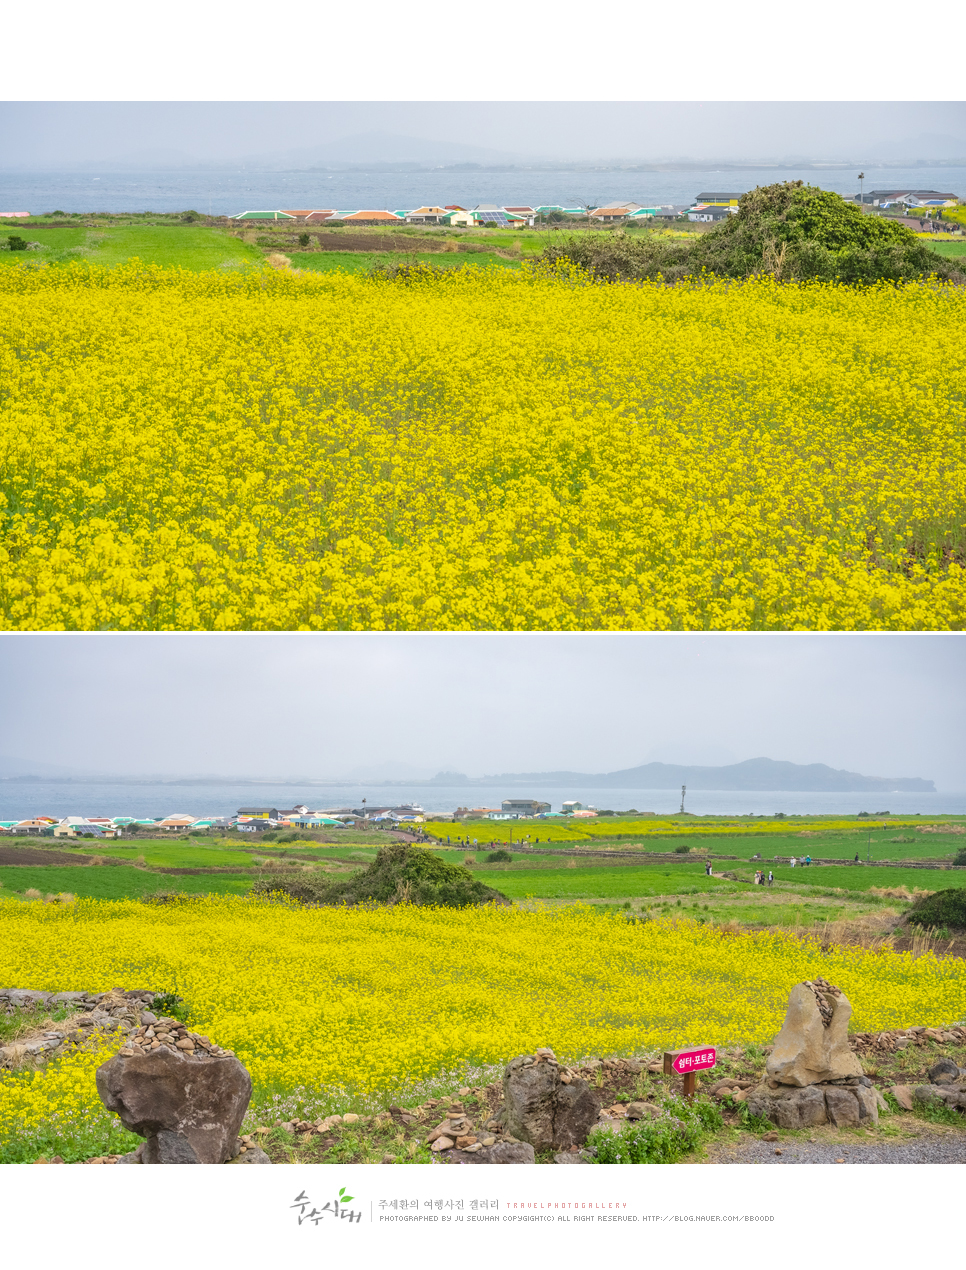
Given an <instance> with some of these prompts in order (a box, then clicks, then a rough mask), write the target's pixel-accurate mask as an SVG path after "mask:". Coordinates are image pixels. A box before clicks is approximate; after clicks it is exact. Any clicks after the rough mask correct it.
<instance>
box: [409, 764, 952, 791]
mask: <svg viewBox="0 0 966 1270" xmlns="http://www.w3.org/2000/svg"><path fill="white" fill-rule="evenodd" d="M427 783H428V784H430V785H435V786H447V785H449V786H453V785H539V786H542V787H546V786H558V785H559V786H567V787H570V786H575V785H583V786H591V787H592V788H594V789H679V788H680V787H681V786H682V785H687V787H688V789H695V790H697V789H713V790H727V789H735V790H747V791H749V792H751V791H754V792H763V791H765V790H776V791H782V792H784V793H796V792H802V791H806V790H807V791H811V792H813V793H822V794H829V793H860V792H863V791H867V792H870V793H871V792H875V791H879V792H880V793H905V794H934V793H935V792H936V786H935V784H934V783H933V782H932V781H929V780H923V779H922V778H921V777H918V776H862V775H861V774H860V773H859V772H846V771H843V770H841V769H838V768H834V767H828V766H826V764H825V763H805V764H803V763H782V762H779V761H777V760H775V759H771V758H750V759H746V760H745V762H743V763H732V764H731V765H730V766H728V767H685V766H681V765H679V764H676V763H645V764H644V765H643V766H641V767H627V768H624V769H623V770H622V771H619V772H604V773H599V772H594V773H591V772H502V773H500V775H498V776H483V777H480V778H478V779H475V780H473V779H470V777H468V776H464V775H463V774H462V773H461V772H439V773H438V774H437V775H436V776H434V777H433V779H432V780H431V781H429V782H427Z"/></svg>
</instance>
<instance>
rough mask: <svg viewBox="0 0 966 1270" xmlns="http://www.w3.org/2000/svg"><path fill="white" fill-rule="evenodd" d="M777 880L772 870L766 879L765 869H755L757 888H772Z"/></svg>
mask: <svg viewBox="0 0 966 1270" xmlns="http://www.w3.org/2000/svg"><path fill="white" fill-rule="evenodd" d="M774 880H775V875H774V873H772V871H771V869H769V870H768V877H767V878H766V877H765V870H764V869H755V886H771V884H772V882H774Z"/></svg>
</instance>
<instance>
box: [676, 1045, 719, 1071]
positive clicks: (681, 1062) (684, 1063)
mask: <svg viewBox="0 0 966 1270" xmlns="http://www.w3.org/2000/svg"><path fill="white" fill-rule="evenodd" d="M717 1058H718V1051H717V1050H716V1049H715V1047H714V1046H713V1045H704V1046H702V1047H701V1049H696V1050H672V1051H671V1052H670V1053H669V1054H665V1055H664V1066H665V1070H667V1065H668V1063H667V1060H668V1059H670V1060H671V1064H670V1065H671V1067H672V1069H673V1070H674V1071H676V1072H677V1074H678V1075H679V1076H689V1075H691V1073H692V1072H706V1071H710V1070H711V1068H712V1067H714V1065H715V1063H716V1062H717Z"/></svg>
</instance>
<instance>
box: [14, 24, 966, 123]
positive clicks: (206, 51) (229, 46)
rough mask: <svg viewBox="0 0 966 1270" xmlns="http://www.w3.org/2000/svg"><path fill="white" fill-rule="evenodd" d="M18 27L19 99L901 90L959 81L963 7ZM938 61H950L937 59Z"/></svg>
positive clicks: (818, 94) (843, 94)
mask: <svg viewBox="0 0 966 1270" xmlns="http://www.w3.org/2000/svg"><path fill="white" fill-rule="evenodd" d="M21 11H22V12H23V14H24V23H23V24H22V27H23V29H22V30H21V31H18V30H17V25H16V23H17V20H18V19H17V18H16V17H15V18H14V19H12V20H13V22H14V26H13V28H11V32H10V34H11V35H12V36H13V39H12V40H11V39H10V38H8V41H7V42H8V44H9V45H10V47H11V52H10V54H9V55H8V56H7V57H6V58H5V59H4V67H3V78H4V85H5V87H4V92H5V94H6V95H7V96H8V97H10V98H11V99H24V100H33V101H40V100H48V99H58V100H70V99H75V98H76V99H81V100H89V99H92V98H98V99H113V100H120V101H123V100H178V101H191V100H196V99H204V100H208V101H231V100H239V99H245V98H260V99H262V100H266V101H272V100H308V101H338V100H352V101H367V100H381V101H392V100H394V99H397V98H402V99H406V98H409V99H412V98H414V97H418V98H433V99H435V100H437V101H450V100H459V101H514V100H520V99H525V100H528V101H553V100H570V101H579V100H582V101H599V100H609V101H615V100H616V101H624V100H644V99H647V100H652V101H658V100H682V99H683V100H688V99H693V98H695V97H706V98H708V99H718V100H734V99H736V98H740V99H742V100H748V99H752V100H755V99H757V100H773V99H776V98H780V99H785V100H799V101H816V100H837V99H842V98H844V99H849V100H862V99H865V98H873V97H878V96H881V95H882V94H883V93H884V92H889V93H890V94H891V95H894V96H897V97H904V98H906V99H908V100H917V99H934V98H937V97H948V96H949V95H950V93H951V92H954V91H955V90H956V89H957V88H958V87H959V86H960V85H961V78H962V77H961V76H957V66H958V61H957V59H958V57H959V52H960V50H961V49H962V47H963V39H964V37H966V20H964V6H963V5H961V4H959V5H957V4H946V5H944V6H942V7H941V8H939V9H936V10H935V11H932V10H923V11H922V12H919V11H916V10H913V9H911V8H910V7H909V6H905V7H904V8H899V7H898V6H895V5H892V6H881V5H880V6H878V7H870V6H869V5H868V4H858V3H852V4H848V3H845V4H843V3H842V0H811V3H810V4H809V5H808V6H807V8H804V7H797V8H793V7H789V6H784V7H783V6H779V5H775V4H773V3H768V0H729V2H728V4H726V5H723V4H722V3H721V0H689V2H688V4H687V5H686V6H683V7H682V6H680V5H667V4H664V5H661V4H647V3H643V2H642V0H609V3H608V4H607V6H606V8H605V9H592V8H589V7H588V6H586V5H583V6H574V7H572V8H571V9H568V8H566V7H561V6H558V7H557V8H555V9H553V10H548V9H547V8H546V7H544V6H541V5H530V6H527V5H518V6H516V7H507V8H503V9H493V8H490V9H487V8H481V7H480V6H472V5H462V6H461V5H449V6H447V7H445V8H429V7H425V6H424V7H414V6H412V5H401V4H399V3H398V0H368V2H367V4H366V5H365V6H363V7H361V8H360V7H359V6H356V5H349V4H331V3H329V4H326V3H320V2H319V0H288V2H287V3H286V4H285V5H284V6H283V7H282V8H281V9H279V10H278V11H277V12H276V11H272V12H271V13H263V12H261V11H253V10H248V9H245V8H242V7H239V6H234V7H232V6H226V5H225V4H224V3H223V0H193V2H192V4H191V6H190V8H189V9H185V10H177V11H175V10H171V11H163V12H160V11H158V10H157V9H156V8H153V7H152V6H150V5H143V4H142V5H138V4H131V3H130V0H127V2H126V3H125V2H124V0H101V3H100V4H98V6H97V8H96V10H90V11H82V10H79V9H78V8H77V5H76V4H75V3H72V2H71V0H45V3H44V4H43V5H42V6H40V7H39V8H38V10H36V11H32V12H31V13H30V18H29V22H28V21H27V19H26V12H27V11H26V9H24V8H23V6H21V8H20V9H19V10H14V11H13V12H14V13H19V12H21ZM944 55H945V61H944Z"/></svg>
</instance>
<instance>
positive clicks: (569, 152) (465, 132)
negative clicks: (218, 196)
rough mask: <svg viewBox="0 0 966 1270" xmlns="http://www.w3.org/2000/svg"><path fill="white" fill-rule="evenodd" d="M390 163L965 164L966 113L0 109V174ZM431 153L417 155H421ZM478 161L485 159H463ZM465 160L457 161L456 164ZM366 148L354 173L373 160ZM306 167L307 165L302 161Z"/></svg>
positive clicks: (916, 107)
mask: <svg viewBox="0 0 966 1270" xmlns="http://www.w3.org/2000/svg"><path fill="white" fill-rule="evenodd" d="M371 133H380V134H390V135H391V136H393V137H403V138H413V139H415V140H416V141H417V142H421V143H422V146H420V145H418V144H414V142H413V141H401V142H393V143H391V144H389V145H388V146H386V145H384V146H383V148H384V149H386V151H387V153H386V156H385V157H391V158H401V159H406V158H417V159H422V160H429V161H433V160H435V159H437V158H438V159H440V160H442V161H452V160H454V159H456V160H459V159H461V158H462V159H470V160H472V159H479V160H483V159H485V158H486V157H488V153H489V157H493V156H494V155H509V156H521V157H524V158H526V157H530V158H561V159H574V160H581V159H620V158H624V159H645V160H646V159H652V160H655V159H658V160H659V159H662V158H663V159H674V158H691V159H697V160H701V159H705V160H706V159H711V160H727V159H737V160H747V159H752V160H754V159H764V160H768V159H792V158H797V159H819V160H820V159H828V160H842V161H849V162H853V161H854V162H867V161H871V160H874V159H886V160H903V159H915V158H920V159H935V158H946V159H949V158H962V157H964V156H966V104H964V103H963V102H896V101H887V102H821V101H815V102H754V101H752V102H747V101H746V102H721V101H718V102H713V101H712V102H667V101H664V102H655V101H637V102H634V101H631V102H601V101H597V102H579V101H539V102H528V103H527V102H524V103H521V102H506V101H503V102H500V101H490V102H485V101H484V102H479V101H475V102H466V101H462V102H460V101H455V102H439V101H415V102H414V101H410V102H406V101H401V102H385V101H368V102H366V101H363V102H359V101H355V102H353V101H311V102H297V101H281V102H252V101H245V102H231V101H223V102H211V101H208V102H204V101H202V102H184V101H157V102H138V101H133V102H112V101H99V102H98V101H86V102H85V101H80V102H60V101H53V102H50V101H48V102H39V101H19V102H16V101H8V102H5V103H2V104H0V138H2V141H0V167H7V168H9V167H18V166H32V167H35V168H36V167H41V168H42V167H45V166H48V165H49V166H57V165H60V164H65V163H84V162H90V161H97V162H100V161H102V160H112V159H128V160H131V161H138V159H139V157H141V156H149V157H150V156H153V158H154V160H155V161H159V160H160V161H165V160H167V161H172V160H173V161H177V160H179V159H184V160H189V161H193V162H232V161H235V160H239V159H242V158H244V157H246V156H258V155H265V154H271V155H278V154H280V153H284V152H286V151H289V150H292V151H311V152H322V151H324V150H325V148H326V147H333V146H334V147H335V155H336V157H342V158H344V157H346V156H347V155H349V154H351V153H352V151H351V149H350V150H348V151H346V150H345V149H344V148H340V147H339V146H338V142H339V141H340V140H342V139H344V138H349V137H357V136H359V134H371ZM427 142H428V143H430V144H428V145H427V144H426V143H427ZM473 148H477V149H479V150H480V151H481V153H480V154H474V153H472V151H473ZM464 149H465V152H464ZM378 150H379V146H378V145H374V143H373V142H372V141H368V142H365V143H363V145H362V149H361V151H360V156H361V158H362V160H363V161H368V160H369V159H370V158H378V157H381V156H380V154H379V153H378ZM303 157H304V156H303Z"/></svg>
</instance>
